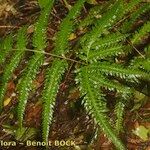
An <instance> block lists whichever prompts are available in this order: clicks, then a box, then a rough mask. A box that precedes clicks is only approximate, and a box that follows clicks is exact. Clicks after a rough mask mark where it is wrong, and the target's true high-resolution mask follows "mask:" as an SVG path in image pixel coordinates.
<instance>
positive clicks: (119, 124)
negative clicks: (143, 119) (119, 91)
mask: <svg viewBox="0 0 150 150" xmlns="http://www.w3.org/2000/svg"><path fill="white" fill-rule="evenodd" d="M124 111H125V104H124V103H123V102H122V99H120V100H118V102H117V103H116V105H115V114H116V124H115V129H116V132H117V134H119V132H120V131H122V130H123V115H124Z"/></svg>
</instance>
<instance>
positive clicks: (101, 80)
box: [88, 70, 132, 96]
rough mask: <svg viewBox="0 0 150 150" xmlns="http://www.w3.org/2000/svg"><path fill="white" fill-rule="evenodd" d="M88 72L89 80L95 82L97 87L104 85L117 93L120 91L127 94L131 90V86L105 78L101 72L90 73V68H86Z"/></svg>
mask: <svg viewBox="0 0 150 150" xmlns="http://www.w3.org/2000/svg"><path fill="white" fill-rule="evenodd" d="M88 72H89V73H88V74H89V76H90V80H91V81H92V82H95V83H97V84H98V85H99V87H105V88H106V89H108V90H110V91H117V92H119V93H122V94H123V95H126V96H127V95H129V94H130V93H131V91H132V89H131V88H129V87H126V86H123V85H121V84H119V83H117V82H115V81H112V80H109V79H107V78H106V77H105V76H104V75H102V74H101V73H96V74H94V73H90V70H88Z"/></svg>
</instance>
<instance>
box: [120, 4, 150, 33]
mask: <svg viewBox="0 0 150 150" xmlns="http://www.w3.org/2000/svg"><path fill="white" fill-rule="evenodd" d="M149 10H150V5H148V4H147V3H146V4H143V6H142V7H140V8H139V9H138V10H137V11H135V12H134V13H132V14H131V17H130V20H129V19H128V20H127V21H126V22H125V23H123V26H122V27H121V30H122V31H123V32H129V31H130V30H131V29H132V26H133V24H134V23H135V22H136V20H137V19H138V18H139V17H140V16H141V15H142V14H144V13H145V12H147V11H149Z"/></svg>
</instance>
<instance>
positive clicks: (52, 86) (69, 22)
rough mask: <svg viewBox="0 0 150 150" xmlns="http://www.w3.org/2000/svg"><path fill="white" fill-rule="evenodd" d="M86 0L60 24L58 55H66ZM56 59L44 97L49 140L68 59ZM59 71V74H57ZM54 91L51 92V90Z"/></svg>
mask: <svg viewBox="0 0 150 150" xmlns="http://www.w3.org/2000/svg"><path fill="white" fill-rule="evenodd" d="M84 2H85V0H78V2H77V3H76V4H75V5H74V6H73V7H72V9H71V10H70V12H69V14H68V15H67V17H66V18H65V19H64V20H63V21H62V23H61V25H60V31H59V32H58V34H57V36H56V43H55V44H56V47H55V49H54V53H55V54H57V55H65V54H66V53H67V51H68V35H69V34H70V33H71V31H72V29H73V19H75V18H76V17H77V15H78V14H79V12H80V10H81V8H82V6H83V4H84ZM59 61H60V60H56V61H54V62H53V63H52V67H50V68H49V70H48V71H47V72H49V74H48V75H47V76H46V81H45V86H44V87H45V90H44V94H43V99H44V111H43V140H44V141H46V142H47V141H48V135H49V124H50V122H51V121H52V114H53V107H54V103H55V98H56V94H57V90H58V85H59V84H60V79H61V76H62V75H63V73H64V71H65V68H66V67H65V66H66V64H67V62H66V61H60V62H59ZM56 73H57V74H56ZM54 82H55V83H54ZM51 90H52V91H53V92H50V91H51ZM49 94H50V95H49Z"/></svg>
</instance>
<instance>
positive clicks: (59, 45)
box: [54, 19, 73, 55]
mask: <svg viewBox="0 0 150 150" xmlns="http://www.w3.org/2000/svg"><path fill="white" fill-rule="evenodd" d="M72 28H73V23H72V21H70V20H68V19H64V20H63V22H62V23H61V26H60V31H59V32H58V33H57V36H56V41H55V49H54V53H55V54H57V55H62V54H64V53H65V52H67V51H68V40H69V35H70V34H71V32H72Z"/></svg>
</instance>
